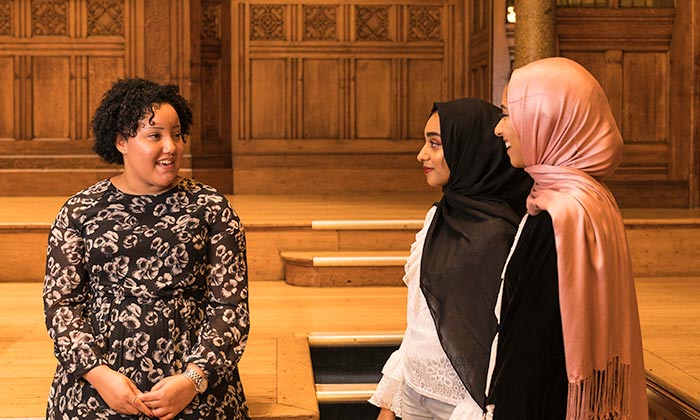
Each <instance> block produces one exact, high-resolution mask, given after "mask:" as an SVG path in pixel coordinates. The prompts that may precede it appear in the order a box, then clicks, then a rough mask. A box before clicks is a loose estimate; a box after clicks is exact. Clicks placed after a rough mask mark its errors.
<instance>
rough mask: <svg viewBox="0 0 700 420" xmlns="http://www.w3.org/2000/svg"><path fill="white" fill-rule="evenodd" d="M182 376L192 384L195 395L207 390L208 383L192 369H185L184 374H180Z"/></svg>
mask: <svg viewBox="0 0 700 420" xmlns="http://www.w3.org/2000/svg"><path fill="white" fill-rule="evenodd" d="M182 374H183V375H185V377H186V378H187V379H189V380H190V381H192V383H193V384H194V389H195V391H197V394H201V393H203V392H204V391H206V390H207V386H209V382H208V381H207V379H206V378H205V377H203V376H202V375H200V374H199V373H198V372H197V371H196V370H194V369H185V371H184V372H182Z"/></svg>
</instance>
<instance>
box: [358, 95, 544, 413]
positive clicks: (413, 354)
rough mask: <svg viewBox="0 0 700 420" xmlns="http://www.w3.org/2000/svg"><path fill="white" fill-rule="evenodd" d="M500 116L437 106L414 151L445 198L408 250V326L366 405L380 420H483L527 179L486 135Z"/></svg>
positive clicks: (470, 105)
mask: <svg viewBox="0 0 700 420" xmlns="http://www.w3.org/2000/svg"><path fill="white" fill-rule="evenodd" d="M499 113H500V110H499V109H498V108H496V107H495V106H493V105H491V104H488V103H486V102H484V101H481V100H478V99H471V98H464V99H458V100H455V101H451V102H441V103H435V104H434V106H433V110H432V113H431V116H430V118H429V119H428V122H427V123H426V126H425V131H424V135H425V144H424V146H423V148H422V149H421V151H420V152H419V153H418V156H417V158H418V161H420V162H421V163H422V164H423V171H424V173H425V175H426V181H427V182H428V184H430V185H431V186H433V187H441V188H442V192H443V197H442V199H441V200H440V201H439V202H438V203H436V204H435V206H433V207H432V208H431V209H430V210H429V211H428V214H427V215H426V219H425V223H424V226H423V228H422V229H421V231H420V232H418V234H417V235H416V241H415V242H414V243H413V245H412V246H411V254H410V256H409V258H408V261H407V263H406V266H405V268H406V275H405V276H404V282H405V283H406V285H407V286H408V304H407V328H406V332H405V334H404V339H403V341H402V343H401V347H400V348H399V350H397V351H396V352H394V354H392V356H391V357H390V358H389V360H388V361H387V363H386V365H385V366H384V369H383V370H382V373H383V374H384V377H383V378H382V380H381V381H380V383H379V385H378V386H377V391H376V393H375V394H374V395H373V396H372V398H371V399H370V402H371V403H373V404H375V405H377V406H378V407H380V408H382V410H381V412H380V415H379V418H380V419H390V418H393V417H394V416H395V415H397V416H400V417H402V418H403V419H404V420H411V419H431V418H434V419H448V418H450V417H451V416H452V417H453V418H457V417H459V418H460V419H464V418H475V419H476V418H478V419H480V418H481V415H482V413H483V408H484V405H485V398H486V397H485V387H486V375H487V371H488V364H489V356H490V351H491V343H492V340H493V337H494V335H495V333H496V327H497V321H496V318H495V315H494V312H493V308H494V305H495V302H496V298H497V296H498V288H499V285H500V277H501V270H502V269H503V264H504V262H505V259H506V256H507V255H508V251H509V249H510V245H511V243H512V241H513V237H514V235H515V231H516V229H517V226H518V223H519V221H520V218H521V216H522V215H523V214H524V212H525V198H526V197H527V194H528V192H529V191H530V187H531V185H532V181H531V179H530V178H529V176H528V175H527V174H526V173H525V172H524V171H522V170H519V169H515V168H513V167H512V166H511V165H510V163H509V159H508V156H507V155H506V152H505V146H504V144H503V142H502V141H499V140H498V139H497V138H496V137H495V136H494V134H493V127H494V126H495V125H496V123H497V122H498V119H499Z"/></svg>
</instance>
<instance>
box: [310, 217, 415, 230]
mask: <svg viewBox="0 0 700 420" xmlns="http://www.w3.org/2000/svg"><path fill="white" fill-rule="evenodd" d="M421 227H423V220H421V219H397V220H392V219H372V220H314V221H312V222H311V228H312V229H317V230H411V231H417V230H420V228H421Z"/></svg>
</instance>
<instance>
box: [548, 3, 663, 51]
mask: <svg viewBox="0 0 700 420" xmlns="http://www.w3.org/2000/svg"><path fill="white" fill-rule="evenodd" d="M674 15H675V10H674V9H672V8H669V9H650V8H624V9H607V8H578V7H560V8H558V9H557V37H558V42H559V49H560V50H568V51H574V50H584V51H606V50H623V51H630V50H633V51H644V50H650V51H668V48H669V45H670V44H671V34H672V32H673V22H674Z"/></svg>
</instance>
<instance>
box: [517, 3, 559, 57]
mask: <svg viewBox="0 0 700 420" xmlns="http://www.w3.org/2000/svg"><path fill="white" fill-rule="evenodd" d="M515 12H516V13H517V23H516V24H515V64H514V67H515V68H518V67H522V66H524V65H525V64H527V63H529V62H531V61H535V60H539V59H541V58H546V57H553V56H555V55H556V35H555V34H556V31H555V15H556V5H555V3H554V0H516V2H515Z"/></svg>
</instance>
